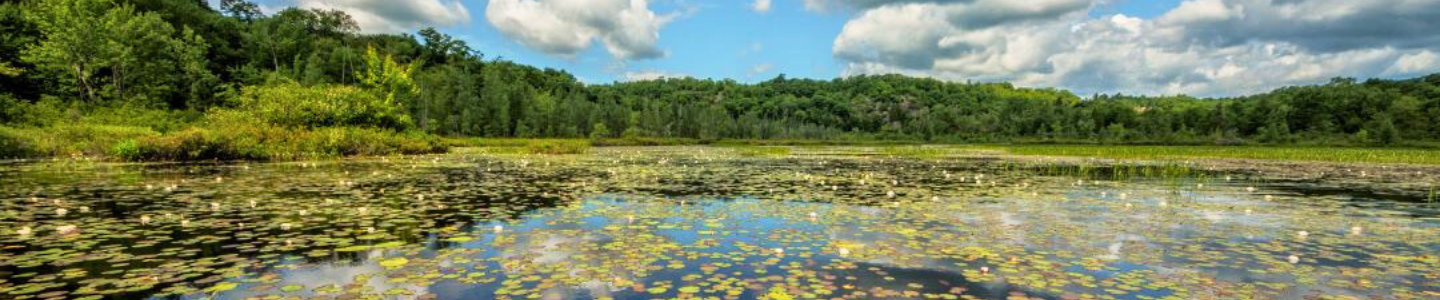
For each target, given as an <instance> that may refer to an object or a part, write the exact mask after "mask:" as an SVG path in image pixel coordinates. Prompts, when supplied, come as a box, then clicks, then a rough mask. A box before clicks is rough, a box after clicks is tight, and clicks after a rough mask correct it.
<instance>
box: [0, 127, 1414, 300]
mask: <svg viewBox="0 0 1440 300" xmlns="http://www.w3.org/2000/svg"><path fill="white" fill-rule="evenodd" d="M598 151H599V153H596V154H592V155H570V156H525V155H489V154H484V153H461V154H450V155H439V156H409V157H388V158H367V159H351V160H339V161H321V162H293V163H266V164H259V163H236V164H204V165H194V164H184V165H182V164H98V163H78V162H45V163H10V164H6V165H0V201H3V202H0V298H4V299H654V298H667V299H674V298H682V299H687V298H688V299H771V300H786V299H1440V255H1437V254H1440V219H1437V216H1440V205H1437V204H1433V203H1426V202H1425V201H1423V200H1422V201H1411V200H1407V199H1375V198H1368V197H1367V196H1366V195H1367V194H1364V193H1354V194H1351V193H1345V192H1343V191H1335V190H1326V191H1325V192H1323V193H1310V192H1306V191H1305V189H1304V188H1303V187H1304V185H1303V184H1296V183H1295V182H1282V181H1280V180H1276V179H1274V178H1268V177H1266V176H1259V175H1255V174H1242V173H1224V172H1215V171H1203V170H1205V169H1206V168H1204V166H1202V165H1199V163H1190V164H1178V165H1177V164H1163V165H1138V166H1126V167H1117V166H1112V167H1087V166H1083V165H1082V166H1074V165H1054V164H1046V163H1035V162H1029V163H1017V162H1010V161H1001V160H993V159H964V158H948V159H907V158H898V157H882V156H858V155H843V154H834V155H793V156H740V155H735V154H734V153H731V152H727V151H724V150H722V149H716V148H678V149H675V148H665V149H663V150H636V149H615V150H598Z"/></svg>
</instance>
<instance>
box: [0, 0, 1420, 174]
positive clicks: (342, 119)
mask: <svg viewBox="0 0 1440 300" xmlns="http://www.w3.org/2000/svg"><path fill="white" fill-rule="evenodd" d="M509 137H515V138H574V139H584V138H588V139H595V140H611V139H613V140H644V139H676V140H686V141H694V142H697V143H704V142H709V141H718V140H821V141H910V142H929V143H1057V144H1070V143H1085V144H1100V143H1103V144H1149V145H1170V144H1178V145H1326V146H1397V147H1398V146H1403V147H1433V146H1432V145H1435V144H1436V142H1440V74H1436V75H1430V76H1427V77H1423V78H1416V79H1407V80H1378V79H1372V80H1357V79H1349V78H1337V79H1334V80H1332V81H1330V82H1329V83H1326V84H1323V85H1315V86H1297V87H1287V88H1281V89H1277V90H1274V91H1271V92H1268V93H1263V94H1257V95H1249V96H1241V97H1234V98H1223V99H1202V98H1194V97H1188V96H1163V97H1156V96H1130V95H1103V94H1102V95H1083V96H1082V95H1075V94H1073V93H1071V92H1069V91H1065V90H1060V89H1035V88H1020V87H1015V86H1012V85H1010V84H1006V83H960V82H947V81H940V80H934V79H925V78H913V77H905V76H899V75H879V76H855V77H847V78H839V79H834V80H812V79H790V78H786V77H785V76H783V75H781V76H779V77H776V78H773V79H770V80H766V81H763V82H758V83H754V84H746V83H740V82H737V81H735V80H728V79H726V80H707V79H693V78H684V79H661V80H652V81H639V82H617V83H612V84H602V85H593V84H585V83H582V82H580V81H579V80H577V79H576V78H575V77H574V76H572V75H570V74H568V73H566V72H565V71H562V70H555V69H540V68H535V67H531V66H526V65H522V64H517V63H513V62H509V61H506V60H504V59H502V58H498V57H490V56H486V55H485V53H484V49H474V48H471V47H470V46H469V45H466V43H464V42H462V41H460V40H457V39H456V38H454V37H451V36H448V35H446V34H443V33H441V32H439V31H437V30H434V29H425V30H421V31H419V32H417V33H415V34H413V35H411V34H405V35H384V34H379V35H377V34H363V33H360V32H359V26H358V25H357V23H356V22H355V20H354V19H352V18H351V17H350V16H348V15H346V14H345V13H343V12H340V11H331V10H307V9H298V8H290V9H286V10H283V11H279V12H276V13H273V14H268V15H267V14H264V13H262V12H261V10H260V9H259V6H258V5H256V4H254V3H250V2H246V1H244V0H223V1H221V2H220V5H219V7H210V6H209V5H208V4H207V3H206V1H204V0H3V1H0V158H14V157H55V156H107V157H115V158H119V159H125V160H203V159H257V160H276V159H302V158H311V157H329V156H344V155H383V154H419V153H436V152H443V151H445V149H446V148H447V147H450V146H456V145H464V143H465V142H464V141H467V140H472V139H473V138H509Z"/></svg>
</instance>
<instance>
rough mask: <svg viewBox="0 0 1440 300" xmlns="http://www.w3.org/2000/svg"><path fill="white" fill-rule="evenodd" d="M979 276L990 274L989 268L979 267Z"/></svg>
mask: <svg viewBox="0 0 1440 300" xmlns="http://www.w3.org/2000/svg"><path fill="white" fill-rule="evenodd" d="M980 274H982V275H984V274H990V267H980Z"/></svg>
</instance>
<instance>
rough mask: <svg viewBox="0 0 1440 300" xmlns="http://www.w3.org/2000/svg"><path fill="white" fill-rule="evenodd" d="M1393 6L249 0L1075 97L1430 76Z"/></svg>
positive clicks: (691, 72) (592, 74)
mask: <svg viewBox="0 0 1440 300" xmlns="http://www.w3.org/2000/svg"><path fill="white" fill-rule="evenodd" d="M1397 1H1398V2H1395V3H1384V2H1386V1H1349V0H1291V1H1272V0H1150V1H1140V0H1027V1H1010V0H714V1H708V0H404V1H375V0H261V1H259V3H260V4H262V6H264V7H266V8H267V9H268V10H272V11H273V10H274V9H278V8H281V7H287V6H301V7H308V8H334V9H341V10H344V11H347V12H350V13H351V15H353V16H355V17H356V19H357V20H358V21H359V22H360V23H361V26H362V28H363V30H364V31H367V32H413V31H414V30H416V29H418V28H421V27H425V26H434V27H437V28H440V29H441V30H442V31H444V32H446V33H449V34H451V35H454V36H457V37H460V38H462V39H464V40H466V41H467V42H468V43H469V44H471V46H472V47H474V48H476V49H479V50H480V51H482V52H484V53H485V54H486V55H487V56H489V57H503V58H505V59H507V60H511V61H516V62H520V63H524V64H530V65H535V66H540V67H549V68H557V69H563V70H567V71H569V72H571V73H573V74H575V75H576V76H577V77H578V78H580V79H581V80H582V81H585V82H588V83H609V82H613V81H624V80H641V79H649V78H654V77H657V76H667V77H678V76H693V77H698V78H716V79H719V78H730V79H735V80H737V81H741V82H756V81H762V80H767V79H770V78H774V77H775V76H776V75H778V74H781V73H783V74H785V75H786V76H788V77H792V78H793V77H805V78H820V79H830V78H835V77H841V76H850V75H857V74H888V73H900V74H907V75H913V76H924V77H933V78H939V79H944V80H955V81H966V80H975V81H1004V82H1013V83H1016V84H1017V85H1021V86H1035V87H1061V88H1067V89H1072V90H1075V91H1077V92H1078V93H1082V94H1088V93H1115V92H1119V93H1129V94H1181V93H1184V94H1191V95H1199V96H1225V95H1235V94H1245V93H1254V92H1260V91H1264V90H1268V89H1272V88H1275V87H1279V86H1284V85H1293V84H1310V83H1317V82H1325V81H1328V79H1329V78H1332V77H1337V76H1347V77H1362V78H1367V77H1386V78H1398V77H1407V76H1418V75H1424V74H1426V73H1430V72H1440V55H1437V54H1436V53H1437V52H1440V49H1437V48H1440V33H1436V32H1440V25H1437V24H1440V22H1434V21H1433V20H1434V18H1437V17H1440V0H1397ZM212 2H214V1H212ZM761 2H764V3H761ZM762 4H763V5H762ZM761 8H764V9H761ZM1317 16H1322V17H1317ZM1352 28H1368V29H1367V30H1349V29H1352ZM1377 29H1378V31H1376V30H1377ZM1377 32H1378V33H1379V34H1377Z"/></svg>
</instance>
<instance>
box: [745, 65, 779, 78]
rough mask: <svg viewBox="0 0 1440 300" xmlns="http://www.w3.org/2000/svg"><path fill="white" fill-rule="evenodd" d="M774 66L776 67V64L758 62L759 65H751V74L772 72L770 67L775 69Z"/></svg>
mask: <svg viewBox="0 0 1440 300" xmlns="http://www.w3.org/2000/svg"><path fill="white" fill-rule="evenodd" d="M774 68H775V66H774V65H771V64H758V65H755V66H754V67H750V76H755V75H760V74H765V73H768V72H770V69H774Z"/></svg>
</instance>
